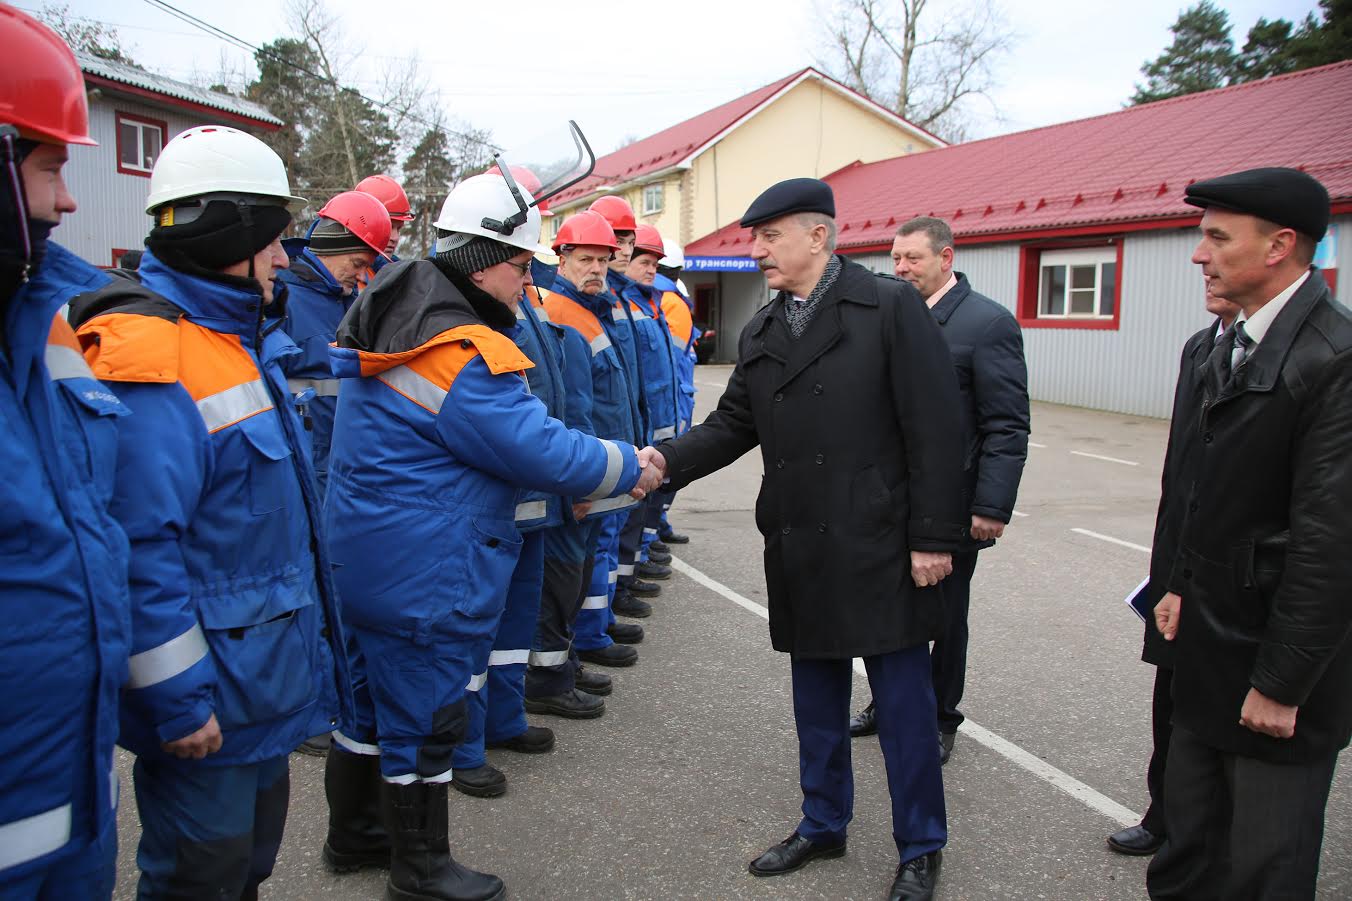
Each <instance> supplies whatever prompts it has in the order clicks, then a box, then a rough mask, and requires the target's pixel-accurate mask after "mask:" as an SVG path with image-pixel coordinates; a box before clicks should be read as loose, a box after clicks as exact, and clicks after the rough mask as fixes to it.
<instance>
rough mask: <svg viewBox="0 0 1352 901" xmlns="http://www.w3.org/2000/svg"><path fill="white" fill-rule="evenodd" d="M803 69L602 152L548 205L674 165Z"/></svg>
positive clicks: (561, 202)
mask: <svg viewBox="0 0 1352 901" xmlns="http://www.w3.org/2000/svg"><path fill="white" fill-rule="evenodd" d="M806 71H808V70H807V69H799V70H798V71H797V72H794V73H793V74H792V75H787V76H785V77H784V78H781V79H779V80H778V81H775V82H771V83H770V84H767V85H766V86H765V87H762V88H757V89H756V90H754V91H752V92H751V93H749V94H743V95H742V96H741V97H738V98H737V99H736V100H730V101H728V102H727V103H725V104H723V105H722V106H716V107H714V108H713V109H711V110H706V111H705V112H702V113H700V114H699V115H698V116H695V117H694V118H693V119H686V120H685V121H684V122H678V123H677V124H675V125H673V126H671V127H670V128H667V129H663V130H662V131H659V132H658V133H657V134H655V135H649V136H648V137H646V138H644V139H643V140H641V141H635V142H634V143H632V144H629V145H627V146H624V147H621V148H620V149H619V150H616V151H615V152H614V153H608V154H606V155H605V156H603V157H601V158H599V159H598V160H597V161H596V172H595V174H594V175H592V176H591V177H590V178H588V179H586V180H585V181H582V182H579V183H578V184H576V185H574V186H573V187H571V188H569V189H568V190H567V191H564V192H563V193H562V194H560V195H559V196H558V197H556V198H554V199H553V200H552V201H551V202H552V204H553V205H554V206H560V205H562V204H566V203H568V202H569V201H570V200H576V199H577V198H579V197H585V196H586V195H588V194H590V193H591V192H593V191H595V190H596V189H597V188H599V187H601V186H602V185H608V184H618V183H620V182H626V181H630V180H631V179H634V178H638V177H639V176H640V175H643V174H644V173H647V172H655V171H657V170H658V169H665V168H666V167H668V166H674V165H675V164H676V163H679V162H680V161H681V160H683V159H685V158H686V157H687V156H689V155H690V154H691V153H693V152H694V151H695V150H696V149H697V148H699V147H700V146H701V145H703V144H704V143H706V142H707V141H708V140H709V139H711V138H713V137H714V136H715V135H717V134H718V133H719V132H721V131H723V130H724V129H726V128H727V127H728V126H730V125H732V124H733V123H734V122H736V121H737V120H738V119H740V118H742V117H743V116H745V115H746V114H747V113H749V112H751V111H752V110H754V109H755V108H756V107H758V106H760V105H761V104H762V103H764V102H765V101H766V100H769V99H770V98H771V97H773V96H774V95H775V94H776V93H778V92H779V91H781V90H783V89H784V87H785V86H787V85H788V84H789V83H790V82H792V81H793V80H794V79H796V78H798V77H799V76H801V75H802V74H803V73H804V72H806Z"/></svg>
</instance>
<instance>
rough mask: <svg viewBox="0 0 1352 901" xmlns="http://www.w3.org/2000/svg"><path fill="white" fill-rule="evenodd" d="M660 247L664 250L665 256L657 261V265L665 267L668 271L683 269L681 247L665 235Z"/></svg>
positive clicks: (683, 256)
mask: <svg viewBox="0 0 1352 901" xmlns="http://www.w3.org/2000/svg"><path fill="white" fill-rule="evenodd" d="M662 246H663V247H664V248H666V251H667V255H666V256H664V257H662V259H660V260H658V261H657V265H659V266H666V267H668V268H670V269H684V268H685V251H684V249H683V248H682V247H681V245H680V244H677V243H676V242H675V241H673V240H671V239H670V238H668V237H667V236H666V235H663V236H662Z"/></svg>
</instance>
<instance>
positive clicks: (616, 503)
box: [587, 494, 638, 516]
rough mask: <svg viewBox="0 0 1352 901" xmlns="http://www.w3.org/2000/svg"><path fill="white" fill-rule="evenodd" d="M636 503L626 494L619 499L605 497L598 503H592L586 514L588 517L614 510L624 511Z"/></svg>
mask: <svg viewBox="0 0 1352 901" xmlns="http://www.w3.org/2000/svg"><path fill="white" fill-rule="evenodd" d="M637 503H638V501H636V500H634V499H633V498H632V497H630V496H629V495H627V494H621V495H620V496H619V497H607V498H603V499H602V500H599V501H593V502H592V505H591V509H590V510H588V511H587V514H588V515H589V516H590V515H594V514H597V513H609V512H611V511H614V510H624V509H626V508H628V507H632V506H634V505H636V504H637Z"/></svg>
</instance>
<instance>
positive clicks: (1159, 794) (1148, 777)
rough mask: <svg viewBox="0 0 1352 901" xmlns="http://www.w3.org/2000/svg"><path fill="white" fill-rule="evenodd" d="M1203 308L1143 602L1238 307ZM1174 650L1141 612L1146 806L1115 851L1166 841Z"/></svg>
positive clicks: (1158, 594)
mask: <svg viewBox="0 0 1352 901" xmlns="http://www.w3.org/2000/svg"><path fill="white" fill-rule="evenodd" d="M1206 310H1207V312H1208V313H1210V314H1212V315H1213V316H1215V317H1216V318H1215V320H1213V321H1212V322H1211V323H1210V324H1209V325H1207V326H1206V327H1205V328H1203V329H1201V330H1200V331H1198V332H1197V333H1195V334H1194V335H1192V336H1191V337H1190V338H1188V340H1187V341H1186V342H1184V344H1183V354H1182V358H1181V359H1180V360H1179V364H1178V382H1177V384H1176V386H1175V388H1174V407H1173V418H1172V419H1171V420H1170V422H1169V442H1168V444H1167V445H1166V446H1165V450H1164V469H1163V472H1162V473H1161V476H1160V503H1159V507H1158V509H1157V511H1156V514H1155V537H1154V540H1153V541H1152V542H1151V545H1150V578H1149V581H1148V582H1147V584H1146V588H1145V592H1146V602H1147V603H1148V604H1149V605H1150V606H1151V607H1153V606H1155V604H1157V603H1159V601H1160V599H1161V598H1163V597H1164V593H1165V591H1166V590H1167V587H1168V584H1169V574H1170V573H1171V572H1173V568H1174V561H1175V559H1176V558H1177V556H1178V540H1179V534H1180V533H1181V532H1182V531H1183V519H1184V514H1185V512H1186V510H1187V507H1188V501H1189V499H1190V498H1191V496H1192V483H1193V480H1194V479H1196V477H1197V471H1196V470H1197V459H1198V453H1197V451H1198V447H1199V446H1200V445H1199V441H1198V438H1199V436H1198V434H1197V410H1199V409H1201V394H1202V378H1203V373H1204V371H1205V366H1206V361H1207V357H1209V356H1210V355H1211V351H1212V349H1213V348H1214V347H1215V345H1216V342H1217V341H1219V340H1220V339H1221V336H1222V335H1223V334H1224V333H1225V330H1226V329H1227V328H1229V327H1230V325H1231V323H1233V322H1234V321H1235V317H1236V316H1238V315H1239V307H1237V306H1235V305H1234V304H1232V303H1230V301H1228V300H1226V299H1225V298H1223V297H1216V296H1213V295H1211V294H1207V295H1206ZM1174 651H1175V646H1174V645H1173V644H1172V643H1170V642H1168V641H1165V640H1164V636H1163V635H1161V634H1160V630H1159V628H1158V627H1157V626H1156V625H1155V620H1154V618H1153V617H1150V618H1147V620H1146V624H1145V639H1144V641H1143V642H1142V645H1141V660H1143V661H1144V662H1146V663H1149V664H1150V665H1151V666H1153V667H1155V690H1154V694H1153V697H1152V698H1151V703H1150V732H1151V739H1152V744H1151V751H1150V762H1149V763H1148V764H1147V765H1146V773H1145V782H1146V788H1147V789H1148V790H1149V792H1150V806H1149V807H1148V808H1146V812H1145V815H1144V816H1142V817H1141V822H1140V823H1139V824H1137V825H1135V826H1127V827H1126V828H1124V829H1119V830H1117V831H1116V832H1114V833H1113V834H1112V835H1110V836H1108V847H1109V848H1111V849H1113V850H1114V851H1116V852H1117V853H1119V854H1130V855H1149V854H1154V853H1155V852H1156V851H1158V850H1159V849H1160V846H1161V845H1163V844H1164V836H1165V834H1166V832H1165V824H1164V774H1165V772H1167V767H1168V762H1169V738H1170V735H1171V734H1172V727H1171V726H1170V725H1169V721H1170V720H1171V719H1172V718H1173V715H1174V697H1173V683H1174Z"/></svg>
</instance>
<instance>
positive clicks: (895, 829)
mask: <svg viewBox="0 0 1352 901" xmlns="http://www.w3.org/2000/svg"><path fill="white" fill-rule="evenodd" d="M864 666H865V668H866V669H867V670H868V681H869V687H870V688H871V689H872V691H873V703H874V704H875V705H877V708H878V742H879V744H880V745H881V746H882V751H883V761H884V763H885V765H886V768H887V787H888V790H889V791H890V793H891V796H892V837H893V838H894V839H895V840H896V843H897V852H898V854H900V856H901V862H902V863H905V862H906V861H908V860H914V859H915V858H917V857H920V856H922V855H925V854H928V853H929V852H931V851H937V850H939V849H940V848H942V847H943V846H944V845H945V844H946V843H947V841H948V820H947V814H946V811H945V808H944V782H943V771H942V769H941V768H940V765H939V743H938V742H937V741H935V740H934V716H935V713H934V689H933V687H932V686H931V685H930V666H929V649H928V648H927V647H926V646H925V645H920V646H919V647H914V648H906V649H904V650H900V651H893V652H892V653H890V654H878V655H876V656H873V657H865V658H864ZM792 669H793V715H794V721H795V723H796V724H797V728H798V769H799V781H800V784H801V786H802V790H803V820H802V822H801V823H800V824H799V826H798V832H799V834H800V835H802V836H803V837H805V838H808V839H811V840H812V841H814V842H820V843H824V844H838V843H840V842H843V841H844V840H845V829H846V826H847V825H848V824H849V822H850V819H851V817H852V816H853V815H854V773H853V770H852V768H851V766H850V687H851V683H852V682H853V679H854V673H853V668H852V665H851V661H850V660H848V659H845V660H803V659H799V658H796V657H795V658H794V659H793V664H792Z"/></svg>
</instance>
